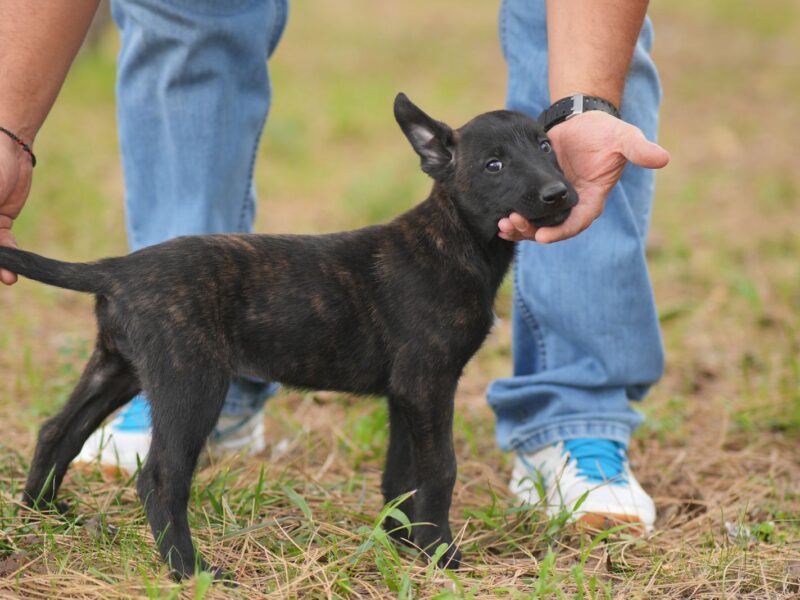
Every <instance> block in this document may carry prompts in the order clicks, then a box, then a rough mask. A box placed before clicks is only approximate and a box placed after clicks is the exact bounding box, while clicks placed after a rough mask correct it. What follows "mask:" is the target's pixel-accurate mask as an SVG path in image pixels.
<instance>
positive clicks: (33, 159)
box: [0, 127, 36, 167]
mask: <svg viewBox="0 0 800 600" xmlns="http://www.w3.org/2000/svg"><path fill="white" fill-rule="evenodd" d="M0 131H2V132H3V133H5V134H6V135H7V136H8V137H10V138H11V139H12V140H14V141H15V142H17V145H18V146H19V147H20V148H22V149H23V150H25V152H27V153H28V154H29V155H30V157H31V164H32V165H33V166H34V167H35V166H36V155H35V154H34V153H33V150H31V147H30V146H28V144H26V143H25V142H23V141H22V140H21V139H19V137H18V136H16V135H14V134H13V133H12V132H10V131H9V130H8V129H6V128H5V127H0Z"/></svg>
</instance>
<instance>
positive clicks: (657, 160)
mask: <svg viewBox="0 0 800 600" xmlns="http://www.w3.org/2000/svg"><path fill="white" fill-rule="evenodd" d="M620 141H621V145H622V155H623V156H624V157H625V158H626V159H628V160H629V161H630V162H632V163H634V164H636V165H639V166H640V167H645V168H647V169H661V168H663V167H666V166H667V164H668V163H669V152H667V151H666V150H665V149H664V148H662V147H661V146H659V145H658V144H654V143H653V142H651V141H649V140H648V139H647V138H646V137H644V133H642V131H641V129H639V128H638V127H634V126H630V128H629V129H628V133H627V134H626V135H625V136H624V137H623V138H622V139H621V140H620Z"/></svg>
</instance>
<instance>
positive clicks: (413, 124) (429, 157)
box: [394, 93, 455, 179]
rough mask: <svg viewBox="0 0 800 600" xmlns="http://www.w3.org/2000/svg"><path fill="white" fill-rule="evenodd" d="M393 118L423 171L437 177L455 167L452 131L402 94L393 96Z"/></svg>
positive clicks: (439, 177) (442, 175) (441, 176)
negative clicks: (414, 151) (417, 155)
mask: <svg viewBox="0 0 800 600" xmlns="http://www.w3.org/2000/svg"><path fill="white" fill-rule="evenodd" d="M394 118H395V119H397V122H398V124H399V125H400V128H401V129H402V130H403V133H405V134H406V137H407V138H408V141H409V142H411V145H412V146H413V147H414V150H416V151H417V154H419V156H420V158H421V161H420V162H421V165H422V170H423V171H425V172H426V173H427V174H428V175H430V176H431V177H433V178H434V179H442V178H444V177H445V176H446V175H447V174H448V173H449V172H450V170H451V169H452V167H453V162H454V161H453V159H454V156H455V155H454V151H455V139H454V136H453V130H452V129H450V127H448V126H447V125H445V124H444V123H442V122H441V121H437V120H435V119H431V118H430V117H429V116H428V115H426V114H425V113H424V112H422V110H420V109H419V107H417V105H416V104H414V103H413V102H411V100H409V99H408V97H407V96H406V95H405V94H403V93H400V94H397V97H396V98H395V99H394Z"/></svg>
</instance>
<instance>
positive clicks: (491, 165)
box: [486, 158, 503, 173]
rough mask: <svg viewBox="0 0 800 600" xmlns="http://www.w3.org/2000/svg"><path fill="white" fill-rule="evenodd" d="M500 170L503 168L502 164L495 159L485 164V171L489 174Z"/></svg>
mask: <svg viewBox="0 0 800 600" xmlns="http://www.w3.org/2000/svg"><path fill="white" fill-rule="evenodd" d="M502 168H503V163H501V162H500V161H499V160H497V159H496V158H493V159H492V160H490V161H489V162H487V163H486V170H487V171H489V173H497V172H499V171H500V170H501V169H502Z"/></svg>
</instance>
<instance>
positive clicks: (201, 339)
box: [0, 94, 577, 576]
mask: <svg viewBox="0 0 800 600" xmlns="http://www.w3.org/2000/svg"><path fill="white" fill-rule="evenodd" d="M394 111H395V117H396V119H397V121H398V123H399V124H400V127H401V128H402V130H403V132H404V133H405V134H406V136H407V137H408V139H409V141H410V142H411V144H412V146H413V147H414V149H415V150H416V151H417V153H418V154H419V155H420V157H421V164H422V169H423V171H425V172H426V173H427V174H429V175H430V176H431V177H432V178H433V179H434V185H433V190H432V191H431V194H430V196H429V197H428V198H427V199H426V200H425V201H424V202H422V203H421V204H419V205H418V206H416V207H415V208H413V209H412V210H410V211H408V212H406V213H405V214H402V215H400V216H399V217H397V218H396V219H395V220H393V221H391V222H390V223H387V224H385V225H378V226H373V227H367V228H364V229H360V230H357V231H352V232H345V233H337V234H332V235H319V236H299V235H297V236H295V235H280V236H279V235H208V236H192V237H182V238H178V239H174V240H172V241H168V242H165V243H163V244H158V245H156V246H152V247H149V248H145V249H143V250H140V251H138V252H134V253H133V254H130V255H129V256H125V257H119V258H109V259H105V260H100V261H98V262H95V263H87V264H73V263H63V262H59V261H55V260H51V259H47V258H43V257H41V256H37V255H35V254H32V253H29V252H23V251H20V250H15V249H11V248H0V267H2V268H5V269H9V270H11V271H14V272H16V273H19V274H20V275H24V276H26V277H30V278H32V279H36V280H39V281H42V282H44V283H48V284H50V285H56V286H59V287H64V288H69V289H73V290H79V291H83V292H91V293H93V294H95V295H96V297H97V305H96V314H97V322H98V335H97V342H96V346H95V349H94V353H93V354H92V356H91V358H90V360H89V363H88V365H87V366H86V369H85V371H84V373H83V375H82V377H81V379H80V381H79V383H78V385H77V387H76V388H75V390H74V391H73V392H72V395H71V396H70V398H69V401H68V403H67V404H66V406H65V407H64V408H63V409H62V410H61V412H60V413H59V414H57V415H56V416H55V417H53V418H51V419H50V420H48V421H47V422H46V423H45V424H44V425H43V426H42V429H41V432H40V433H39V438H38V444H37V446H36V452H35V455H34V458H33V461H32V464H31V471H30V474H29V476H28V481H27V484H26V486H25V493H24V499H25V501H26V502H27V503H28V504H29V505H32V504H35V503H36V502H37V501H38V502H41V503H43V504H50V503H52V502H54V500H55V496H56V493H57V491H58V488H59V486H60V485H61V482H62V480H63V477H64V474H65V472H66V470H67V467H68V465H69V463H70V462H71V461H72V459H73V458H74V457H75V456H76V455H77V453H78V452H79V450H80V449H81V447H82V445H83V443H84V442H85V440H86V439H87V437H88V436H89V435H90V434H91V433H92V432H93V431H94V430H95V429H96V428H97V427H98V426H99V425H100V424H101V423H102V422H103V420H104V419H105V418H106V417H108V416H109V414H111V412H112V411H114V410H116V409H118V408H120V407H121V406H123V405H124V404H125V403H126V402H128V401H129V400H130V399H131V398H132V397H133V396H134V395H135V394H137V393H138V392H140V391H143V392H144V393H145V394H146V396H147V398H149V400H150V404H151V407H152V418H153V438H152V445H151V447H150V452H149V454H148V456H147V459H146V461H145V463H144V466H143V468H142V471H141V473H140V475H139V479H138V482H137V490H138V493H139V497H140V498H141V500H142V502H143V503H144V506H145V510H146V513H147V518H148V521H149V522H150V526H151V527H152V530H153V535H154V536H155V539H156V540H158V545H159V550H160V552H161V555H162V557H163V558H164V560H165V561H167V562H168V563H169V564H170V565H171V566H172V568H173V569H174V570H175V572H176V575H178V576H185V575H190V574H192V573H194V572H195V569H196V567H200V568H203V569H205V568H207V565H206V563H205V561H203V559H202V557H200V556H198V555H197V554H196V551H195V548H194V546H193V544H192V539H191V534H190V531H189V525H188V522H187V512H186V511H187V503H188V499H189V490H190V485H191V479H192V473H193V471H194V469H195V465H196V463H197V458H198V455H199V453H200V451H201V449H202V447H203V445H204V443H205V440H206V438H207V436H208V434H209V433H210V432H211V430H212V428H213V427H214V424H215V422H216V420H217V418H218V416H219V414H220V410H221V408H222V404H223V401H224V399H225V393H226V390H227V388H228V384H229V382H230V380H231V377H233V376H234V375H239V374H241V375H252V376H258V377H262V378H264V379H268V380H273V381H280V382H283V383H285V384H288V385H292V386H298V387H302V388H316V389H328V390H340V391H343V392H352V393H356V394H369V395H376V396H386V397H387V398H388V402H389V416H390V437H389V449H388V452H387V456H386V470H385V472H384V475H383V483H382V491H383V495H384V498H385V499H386V501H390V500H392V499H394V498H396V497H398V496H400V495H401V494H404V493H406V492H409V491H412V490H416V492H415V493H414V495H413V497H411V498H410V499H408V500H406V501H405V502H403V504H402V505H401V506H400V508H401V509H402V510H403V511H404V512H405V513H406V515H408V517H409V518H410V519H411V522H412V523H421V524H419V525H415V526H414V527H413V529H412V530H411V531H410V532H408V531H406V530H405V529H402V528H400V529H397V530H396V531H395V532H394V534H395V536H396V537H397V538H398V539H404V540H405V541H410V542H411V543H413V544H414V545H415V546H418V547H419V548H422V549H423V550H425V551H426V552H428V553H431V552H432V551H433V549H435V548H436V547H437V545H439V544H440V543H442V542H444V543H447V544H449V549H448V551H447V552H446V553H445V555H444V556H443V557H442V558H441V560H440V561H439V562H440V564H441V565H443V566H445V565H449V566H451V567H456V566H458V564H459V561H460V552H459V551H458V549H457V548H456V547H455V545H454V544H453V543H452V542H453V538H452V534H451V532H450V525H449V521H448V512H449V509H450V500H451V496H452V490H453V485H454V483H455V480H456V458H455V454H454V452H453V439H452V421H453V396H454V393H455V390H456V385H457V383H458V379H459V377H460V375H461V372H462V370H463V368H464V366H465V365H466V363H467V361H468V360H469V359H470V358H471V357H472V355H473V354H474V353H475V352H476V351H477V350H478V348H479V346H480V345H481V343H482V342H483V340H484V339H485V338H486V335H487V333H488V332H489V329H490V328H491V326H492V320H493V308H492V307H493V303H494V298H495V295H496V292H497V288H498V286H499V285H500V282H501V280H502V279H503V276H504V275H505V273H506V271H507V269H508V267H509V264H510V262H511V259H512V255H513V251H514V245H513V243H511V242H508V241H504V240H502V239H500V238H499V237H498V236H497V221H498V220H499V219H500V218H502V217H505V216H507V215H508V214H509V213H511V212H512V211H516V212H519V213H521V214H523V215H525V216H526V217H528V218H529V219H530V220H531V221H533V222H534V223H535V224H537V225H548V224H549V225H553V224H557V223H560V222H562V221H563V220H564V219H565V218H566V216H567V215H568V214H569V211H570V209H571V208H572V207H573V206H574V205H575V204H576V202H577V195H576V193H575V191H574V189H573V188H572V187H571V186H570V185H569V183H567V181H566V180H565V178H564V176H563V174H562V173H561V170H560V169H559V166H558V163H557V161H556V158H555V155H554V154H553V152H552V149H551V147H550V145H549V142H548V141H547V138H546V136H545V133H544V131H543V130H542V128H541V127H540V126H539V125H538V124H537V123H536V122H535V121H534V120H532V119H530V118H529V117H527V116H525V115H523V114H520V113H515V112H509V111H495V112H490V113H486V114H483V115H480V116H478V117H477V118H475V119H473V120H472V121H470V122H469V123H467V124H466V125H464V126H463V127H461V128H460V129H458V130H456V131H453V130H451V129H450V128H449V127H448V126H447V125H445V124H444V123H441V122H438V121H435V120H433V119H431V118H430V117H429V116H428V115H426V114H425V113H424V112H422V111H421V110H420V109H419V108H418V107H416V106H415V105H414V104H412V103H411V101H410V100H408V98H406V96H404V95H403V94H399V95H398V96H397V98H396V100H395V105H394ZM398 525H399V523H397V522H395V521H390V523H389V527H390V528H397V526H398ZM405 538H407V539H405Z"/></svg>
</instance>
